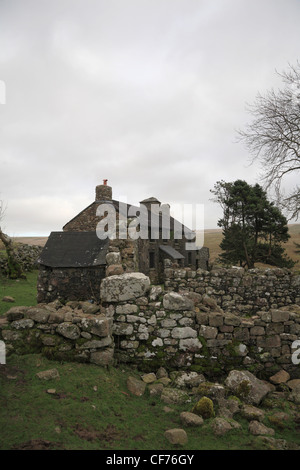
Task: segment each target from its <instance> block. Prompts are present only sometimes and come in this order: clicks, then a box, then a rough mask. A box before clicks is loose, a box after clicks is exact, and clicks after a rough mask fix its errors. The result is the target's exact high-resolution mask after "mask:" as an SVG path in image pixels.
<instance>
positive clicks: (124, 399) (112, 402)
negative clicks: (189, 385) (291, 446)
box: [0, 354, 299, 453]
mask: <svg viewBox="0 0 300 470" xmlns="http://www.w3.org/2000/svg"><path fill="white" fill-rule="evenodd" d="M52 368H56V369H57V371H58V372H59V378H56V379H52V380H50V381H43V380H41V379H39V378H38V377H37V376H36V374H37V373H38V372H40V371H44V370H48V369H52ZM129 375H138V374H137V371H134V370H133V369H130V368H129V367H128V366H125V365H124V366H123V365H120V366H119V367H111V368H109V369H104V368H101V367H99V366H96V365H93V364H77V363H60V362H56V361H49V360H47V359H46V358H44V357H42V356H40V355H33V354H32V355H25V356H16V355H12V356H9V357H8V359H7V364H6V365H0V429H1V432H0V449H1V450H11V449H24V448H27V449H35V448H37V446H39V445H41V443H42V444H43V443H44V444H45V443H46V445H47V448H48V449H50V450H55V449H58V450H156V451H164V450H177V451H178V449H180V452H181V453H182V451H184V450H259V449H263V448H264V444H262V442H261V440H260V439H258V438H256V437H255V436H251V435H250V434H249V432H248V422H246V420H244V419H242V418H240V419H238V418H236V419H237V420H238V421H239V422H240V424H241V426H242V427H241V429H239V430H232V431H230V432H229V433H227V434H226V435H225V436H223V437H216V436H215V435H214V434H213V432H212V430H211V427H210V423H211V420H210V419H208V420H205V423H204V425H202V426H201V427H194V428H193V427H189V428H185V430H186V432H187V435H188V443H187V444H186V445H184V446H180V447H178V446H175V445H172V444H170V443H169V442H168V441H167V440H166V438H165V436H164V432H165V431H166V430H167V429H171V428H180V427H181V428H182V427H183V426H182V423H181V420H180V412H181V411H191V409H192V407H193V405H194V403H193V402H192V401H191V403H188V404H184V405H168V406H169V407H171V408H172V410H173V411H172V412H170V413H166V412H165V411H164V407H165V406H166V404H165V403H163V402H162V401H161V400H160V398H159V397H152V396H150V395H149V393H148V391H146V393H145V394H144V395H143V396H141V397H136V396H134V395H132V394H131V393H130V392H129V391H128V389H127V386H126V381H127V378H128V376H129ZM49 389H53V390H52V392H53V393H52V394H50V393H49ZM287 431H288V432H287ZM297 433H298V431H297V430H293V429H288V430H285V429H282V428H280V427H278V430H276V436H275V437H277V438H286V436H288V438H289V440H291V441H292V442H297V439H298V440H299V434H297Z"/></svg>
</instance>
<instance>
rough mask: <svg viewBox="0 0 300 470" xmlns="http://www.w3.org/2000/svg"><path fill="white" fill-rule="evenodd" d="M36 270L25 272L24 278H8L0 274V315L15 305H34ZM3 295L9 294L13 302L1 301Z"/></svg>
mask: <svg viewBox="0 0 300 470" xmlns="http://www.w3.org/2000/svg"><path fill="white" fill-rule="evenodd" d="M37 276H38V271H37V270H34V271H32V272H28V273H26V279H17V280H15V279H8V278H6V277H4V276H1V275H0V315H3V314H4V313H5V312H7V310H8V309H9V308H10V307H13V306H17V305H25V306H31V305H36V303H37V300H36V295H37V289H36V285H37ZM4 296H10V297H13V298H14V299H15V302H13V303H9V302H3V301H2V299H3V297H4Z"/></svg>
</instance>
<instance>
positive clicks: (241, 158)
mask: <svg viewBox="0 0 300 470" xmlns="http://www.w3.org/2000/svg"><path fill="white" fill-rule="evenodd" d="M299 24H300V1H299V0H51V1H50V0H0V80H1V82H0V85H1V86H0V102H1V104H0V199H2V200H3V201H4V204H5V205H6V206H7V209H6V212H5V218H4V220H3V221H2V227H3V229H4V230H5V231H6V232H7V233H8V234H9V235H11V236H22V235H23V236H26V235H29V236H32V235H39V236H40V235H44V236H48V235H49V233H50V232H51V231H55V230H61V229H62V227H63V225H64V224H65V223H66V222H68V221H69V220H70V219H71V218H72V217H74V216H75V215H76V214H77V213H78V212H80V211H81V210H82V209H84V208H85V207H86V206H87V205H89V204H90V203H91V202H93V200H94V198H95V186H96V185H97V184H101V183H102V180H103V179H108V184H109V185H111V186H112V188H113V196H114V198H116V199H118V198H121V199H122V200H127V202H128V203H132V204H136V203H138V202H139V201H141V200H143V199H145V198H147V197H150V196H154V197H157V198H158V199H159V200H160V201H162V202H165V203H170V204H171V206H172V204H175V205H180V204H204V213H205V228H215V227H217V221H218V218H219V217H220V216H221V212H220V208H219V207H218V205H217V204H216V203H212V202H211V201H210V198H211V197H212V195H211V193H210V192H209V191H210V189H212V188H213V186H214V184H215V183H216V182H217V181H218V180H225V181H234V180H236V179H244V180H246V181H247V182H248V183H249V184H253V183H256V182H258V183H261V180H260V177H259V175H260V172H261V169H260V167H259V166H258V165H257V164H256V165H249V162H250V159H249V157H250V156H249V154H248V153H247V151H246V149H245V147H243V145H242V144H241V143H237V133H236V130H237V129H239V128H243V126H244V125H245V124H246V122H249V120H251V117H250V116H249V114H247V111H246V103H252V102H253V101H254V99H255V97H256V95H257V93H258V92H261V93H262V94H264V93H265V92H266V91H267V90H269V89H270V88H273V87H274V88H277V87H280V86H281V83H282V82H281V80H280V78H279V77H278V75H277V74H276V70H278V71H279V72H282V71H283V70H286V69H287V68H288V64H289V63H291V64H295V63H296V62H297V60H299V59H300V57H299V44H300V27H299ZM290 183H291V184H292V183H295V182H294V181H290ZM192 228H194V227H192Z"/></svg>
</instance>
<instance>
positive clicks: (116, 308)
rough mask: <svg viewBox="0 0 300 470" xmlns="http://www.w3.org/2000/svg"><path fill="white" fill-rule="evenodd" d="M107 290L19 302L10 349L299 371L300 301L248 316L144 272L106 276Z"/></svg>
mask: <svg viewBox="0 0 300 470" xmlns="http://www.w3.org/2000/svg"><path fill="white" fill-rule="evenodd" d="M191 279H192V278H191ZM233 279H236V277H234V278H233ZM238 279H240V278H238ZM295 279H296V278H295ZM295 279H294V280H295ZM289 295H290V296H291V293H290V294H289ZM100 296H101V304H92V303H89V302H77V301H76V302H68V303H67V304H66V305H62V304H61V303H60V302H59V301H56V302H52V303H50V304H49V303H48V304H40V305H38V306H37V307H35V308H29V307H13V308H12V309H10V310H9V311H8V312H7V315H6V317H4V319H2V322H1V325H0V332H1V336H0V339H1V340H3V341H4V342H5V344H6V346H7V351H8V352H17V353H22V352H24V351H25V352H32V350H35V351H41V352H42V353H43V354H45V355H47V357H53V358H59V359H66V360H70V359H72V360H76V361H83V362H94V363H97V364H100V365H109V364H115V363H118V362H121V363H132V364H135V365H138V366H139V367H140V368H141V369H144V370H145V371H147V370H148V371H152V370H156V369H158V368H159V367H160V366H164V367H165V368H166V369H169V370H172V369H177V370H178V369H188V370H192V371H195V372H201V373H205V374H206V375H207V376H208V377H209V376H211V377H217V376H219V375H223V374H226V373H228V371H230V370H232V369H236V368H242V369H248V370H249V371H251V372H253V373H256V374H259V375H260V376H261V377H264V376H270V375H272V374H274V373H276V372H277V371H278V370H281V369H284V370H286V371H288V372H289V373H290V375H291V377H292V378H299V377H300V365H299V364H298V363H297V361H295V360H293V358H296V359H297V354H298V353H299V354H298V356H300V349H299V340H300V305H299V304H298V305H296V304H292V303H289V304H288V305H285V306H280V308H273V306H272V307H271V308H270V309H267V308H266V305H264V307H263V309H261V310H256V311H255V313H252V314H251V315H245V313H240V312H239V311H238V309H237V308H235V309H234V310H233V311H229V310H224V309H222V308H221V307H220V305H218V303H217V300H216V299H215V298H214V297H213V296H210V295H208V294H207V293H206V292H205V293H201V292H194V291H192V290H191V291H187V290H186V291H184V292H175V291H171V290H170V291H168V290H164V289H163V287H162V286H151V284H150V280H149V278H148V277H147V276H145V275H144V274H141V273H125V274H122V275H113V276H109V277H107V278H105V279H103V280H102V282H101V289H100ZM276 305H277V306H278V304H276ZM235 307H236V305H235ZM278 307H279V306H278ZM297 347H298V350H299V351H298V352H297V349H295V348H297ZM299 359H300V357H299Z"/></svg>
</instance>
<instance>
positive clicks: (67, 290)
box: [37, 265, 105, 303]
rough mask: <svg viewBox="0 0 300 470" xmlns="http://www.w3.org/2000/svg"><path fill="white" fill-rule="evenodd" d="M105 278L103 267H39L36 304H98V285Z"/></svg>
mask: <svg viewBox="0 0 300 470" xmlns="http://www.w3.org/2000/svg"><path fill="white" fill-rule="evenodd" d="M103 277H105V267H104V266H95V267H80V268H51V267H48V266H42V265H41V266H40V269H39V275H38V282H37V301H38V303H42V302H45V303H49V302H53V301H55V300H56V299H58V300H61V301H64V302H65V301H68V300H94V301H96V302H99V300H100V298H99V285H100V282H101V280H102V279H103Z"/></svg>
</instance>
